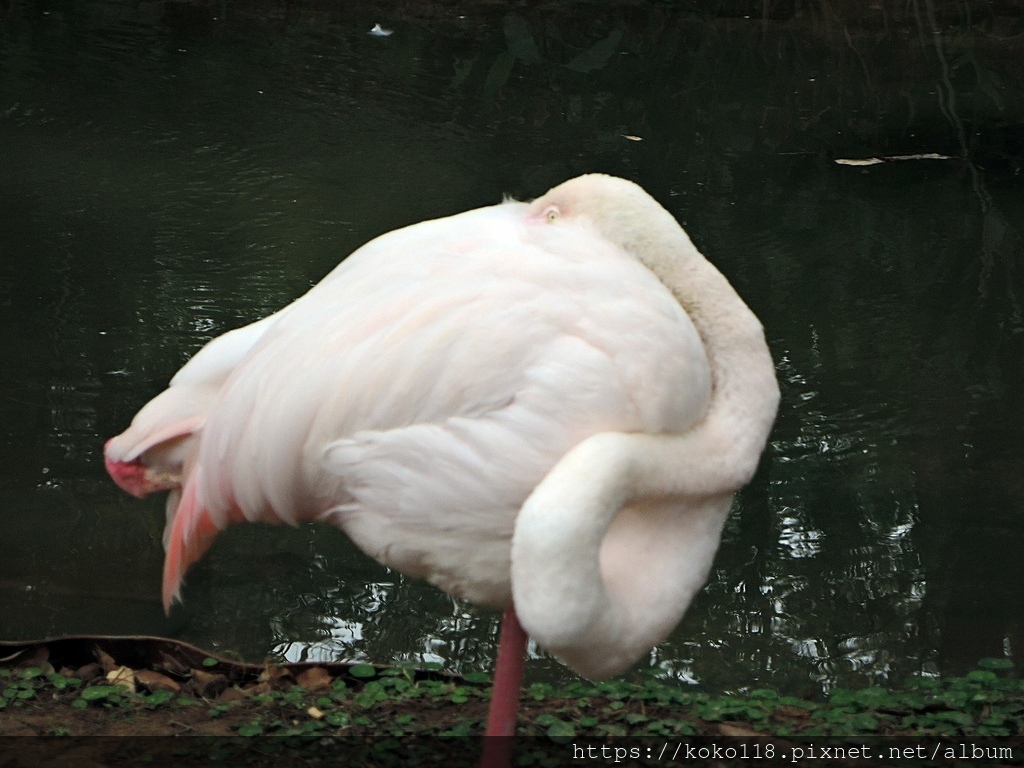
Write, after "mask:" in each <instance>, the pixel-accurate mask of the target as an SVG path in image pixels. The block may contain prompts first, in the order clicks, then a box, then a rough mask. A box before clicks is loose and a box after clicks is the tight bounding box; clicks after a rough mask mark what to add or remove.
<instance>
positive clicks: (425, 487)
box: [105, 174, 779, 736]
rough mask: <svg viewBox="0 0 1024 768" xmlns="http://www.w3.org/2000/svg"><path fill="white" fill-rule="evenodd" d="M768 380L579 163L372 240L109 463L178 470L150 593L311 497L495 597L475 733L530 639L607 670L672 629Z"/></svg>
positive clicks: (126, 485) (710, 302)
mask: <svg viewBox="0 0 1024 768" xmlns="http://www.w3.org/2000/svg"><path fill="white" fill-rule="evenodd" d="M778 400H779V389H778V384H777V381H776V377H775V370H774V365H773V363H772V358H771V355H770V353H769V350H768V347H767V345H766V343H765V339H764V331H763V329H762V326H761V324H760V322H759V321H758V319H757V317H756V316H755V315H754V313H753V312H752V311H751V310H750V309H749V308H748V307H747V306H746V304H744V302H743V301H742V299H741V298H740V297H739V296H738V295H737V293H736V292H735V290H734V289H733V288H732V286H731V285H730V284H729V282H728V281H727V280H726V278H725V277H724V276H723V275H722V274H721V273H720V272H719V271H718V270H717V269H716V268H715V267H714V266H712V264H711V263H710V262H709V261H708V260H707V259H706V258H705V257H704V256H703V255H702V254H701V253H700V252H699V251H698V250H697V249H696V248H695V247H694V245H693V243H692V242H691V241H690V238H689V237H688V236H687V234H686V233H685V231H684V230H683V229H682V228H681V227H680V225H679V224H678V223H677V222H676V220H675V219H674V218H673V217H672V215H671V214H670V213H668V212H667V211H666V210H665V209H664V208H662V207H661V205H659V204H658V203H657V202H656V201H655V200H654V199H653V198H652V197H651V196H650V195H648V194H647V193H646V192H645V191H644V190H643V189H642V188H641V187H639V186H638V185H636V184H634V183H632V182H630V181H627V180H624V179H620V178H616V177H612V176H605V175H599V174H591V175H585V176H580V177H578V178H575V179H571V180H569V181H566V182H564V183H562V184H561V185H559V186H556V187H555V188H553V189H552V190H550V191H549V192H548V193H547V194H545V195H544V196H542V197H540V198H538V199H536V200H534V201H532V202H529V203H525V202H515V201H511V200H506V201H504V202H502V203H501V204H499V205H494V206H490V207H485V208H480V209H477V210H472V211H467V212H464V213H460V214H457V215H454V216H450V217H447V218H442V219H437V220H432V221H425V222H422V223H419V224H414V225H412V226H408V227H405V228H403V229H399V230H396V231H394V232H390V233H387V234H385V235H382V236H381V237H378V238H376V239H375V240H372V241H371V242H369V243H367V244H366V245H364V246H362V247H361V248H359V249H357V250H356V251H355V252H354V253H352V254H351V255H350V256H349V257H348V258H346V259H345V260H344V261H342V262H341V264H340V265H339V266H338V267H336V268H335V269H334V270H333V271H332V272H331V273H330V274H328V275H327V277H325V278H324V279H323V280H322V281H321V282H320V283H319V284H318V285H316V286H315V287H313V288H312V289H311V290H310V291H309V292H308V293H306V294H305V295H304V296H302V297H301V298H299V299H298V300H296V301H295V302H293V303H292V304H290V305H288V306H287V307H285V308H283V309H281V310H280V311H278V312H277V313H275V314H273V315H271V316H269V317H266V318H264V319H263V320H260V321H258V322H255V323H253V324H251V325H248V326H246V327H243V328H240V329H238V330H234V331H231V332H229V333H226V334H224V335H223V336H220V337H218V338H215V339H214V340H212V341H211V342H210V343H209V344H207V345H206V346H205V347H204V348H203V349H201V350H200V351H199V352H198V353H197V354H196V355H195V356H194V357H193V358H192V359H191V360H190V361H188V362H187V363H186V364H185V365H184V367H182V368H181V370H180V371H178V373H177V374H176V375H175V376H174V377H173V378H172V379H171V382H170V385H169V387H168V388H167V389H166V390H165V391H164V392H162V393H161V394H159V395H158V396H157V397H155V398H154V399H153V400H151V401H150V402H149V403H148V404H147V405H145V406H144V407H143V408H142V409H141V410H140V411H139V413H138V414H137V415H136V416H135V418H134V420H133V421H132V423H131V425H130V426H129V427H128V429H127V430H126V431H124V432H123V433H122V434H120V435H118V436H116V437H113V438H111V439H110V440H109V441H108V442H107V443H106V446H105V460H106V466H107V470H108V472H109V473H110V475H111V477H112V478H113V479H114V481H115V482H116V483H117V484H118V485H119V486H120V487H121V488H123V489H124V490H126V491H128V492H129V493H132V494H134V495H136V496H140V497H141V496H144V495H146V494H148V493H152V492H154V491H160V490H169V491H170V494H169V496H168V500H167V526H166V529H165V534H164V544H165V548H166V557H165V563H164V572H163V605H164V608H165V610H166V611H170V609H171V605H172V603H173V602H174V601H175V600H178V599H180V594H181V587H182V579H183V577H184V575H185V572H186V570H187V569H188V567H189V566H190V565H191V564H192V563H194V562H195V561H196V560H197V559H199V558H200V557H201V556H202V554H203V553H204V552H205V551H206V550H207V548H208V547H209V546H210V544H211V542H212V541H213V539H214V538H215V536H216V535H217V533H218V532H219V531H220V530H222V529H224V528H225V527H227V526H228V525H230V524H233V523H241V522H264V523H288V524H291V525H297V524H299V523H304V522H310V521H322V522H326V523H330V524H333V525H336V526H338V527H340V528H341V529H343V530H344V531H345V533H346V534H348V536H350V537H351V538H352V540H353V541H354V542H355V543H356V544H357V545H358V546H359V547H360V548H361V549H362V550H363V551H364V552H365V553H366V554H367V555H369V556H370V557H372V558H374V559H376V560H377V561H379V562H380V563H383V564H384V565H386V566H388V567H391V568H394V569H397V570H398V571H400V572H402V573H404V574H406V575H409V576H413V577H418V578H423V579H426V580H427V581H429V582H430V583H432V584H434V585H436V586H437V587H439V588H440V589H442V590H444V591H445V592H447V593H448V594H450V595H453V596H455V597H458V598H462V599H465V600H469V601H472V602H474V603H478V604H481V605H484V606H491V607H495V608H498V609H504V618H503V625H502V633H501V639H500V640H499V652H498V662H497V665H496V671H495V686H494V692H493V696H492V702H491V709H490V713H489V717H488V726H487V734H488V735H506V736H508V735H514V733H515V727H516V704H517V700H518V692H519V689H520V684H521V677H522V668H523V658H524V655H525V652H526V643H527V637H532V638H533V639H534V640H535V641H536V642H537V644H538V645H539V646H540V647H542V648H544V649H546V650H547V652H549V653H551V654H553V655H554V656H555V657H556V658H558V659H559V660H560V661H562V662H563V663H564V664H566V665H567V666H568V667H570V668H571V669H573V670H574V671H576V672H577V673H579V674H580V675H583V676H585V677H588V678H592V679H601V678H606V677H611V676H615V675H618V674H620V673H622V672H623V671H625V670H626V669H627V668H628V667H630V666H631V665H633V664H634V663H635V662H637V661H638V660H639V659H640V658H641V657H642V656H644V654H647V653H649V652H650V650H651V649H652V648H653V647H654V646H655V645H656V644H657V643H659V642H661V641H662V640H663V639H664V638H665V637H666V636H667V635H668V633H669V632H670V631H671V630H672V629H673V628H674V627H675V626H676V624H677V623H678V622H679V621H680V619H681V618H682V616H683V614H684V613H685V611H686V609H687V608H688V607H689V604H690V602H691V600H692V599H693V597H694V595H695V594H696V593H697V591H698V590H699V589H701V587H702V586H703V585H704V583H705V582H706V580H707V576H708V572H709V570H710V567H711V563H712V559H713V557H714V555H715V552H716V550H717V548H718V544H719V540H720V536H721V531H722V526H723V524H724V522H725V519H726V517H727V515H728V512H729V509H730V506H731V503H732V499H733V495H734V493H735V492H736V491H737V490H738V489H740V488H741V487H742V486H744V485H745V484H746V483H747V482H748V481H749V480H750V478H751V477H752V475H753V473H754V471H755V469H756V468H757V465H758V462H759V459H760V455H761V453H762V450H763V449H764V446H765V443H766V441H767V438H768V434H769V431H770V429H771V426H772V423H773V422H774V419H775V414H776V410H777V407H778Z"/></svg>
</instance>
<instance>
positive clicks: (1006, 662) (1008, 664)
mask: <svg viewBox="0 0 1024 768" xmlns="http://www.w3.org/2000/svg"><path fill="white" fill-rule="evenodd" d="M978 666H979V667H981V668H982V669H1013V661H1011V660H1010V659H981V660H979V661H978Z"/></svg>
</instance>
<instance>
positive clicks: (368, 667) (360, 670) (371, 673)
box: [348, 664, 377, 679]
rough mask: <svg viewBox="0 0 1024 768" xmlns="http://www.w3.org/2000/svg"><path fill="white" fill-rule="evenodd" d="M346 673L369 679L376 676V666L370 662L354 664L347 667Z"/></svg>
mask: <svg viewBox="0 0 1024 768" xmlns="http://www.w3.org/2000/svg"><path fill="white" fill-rule="evenodd" d="M348 673H349V674H350V675H352V677H359V678H364V679H369V678H371V677H376V676H377V668H376V667H375V666H373V665H372V664H356V665H355V666H353V667H350V668H349V670H348Z"/></svg>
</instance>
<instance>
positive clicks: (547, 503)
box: [512, 213, 779, 677]
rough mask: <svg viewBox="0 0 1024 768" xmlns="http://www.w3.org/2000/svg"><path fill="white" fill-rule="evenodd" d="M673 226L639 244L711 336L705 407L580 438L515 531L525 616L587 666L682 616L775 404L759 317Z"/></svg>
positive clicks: (540, 635)
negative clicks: (645, 426) (692, 416)
mask: <svg viewBox="0 0 1024 768" xmlns="http://www.w3.org/2000/svg"><path fill="white" fill-rule="evenodd" d="M666 216H668V214H667V213H666ZM669 218H671V217H669ZM671 226H672V228H673V229H674V230H675V231H674V232H673V231H672V229H668V227H666V228H665V229H666V231H663V232H661V233H660V235H661V238H660V239H659V240H658V241H656V242H655V243H654V244H653V248H652V243H651V242H650V241H648V242H647V243H645V245H646V246H647V248H646V250H644V249H639V248H638V249H635V250H634V252H635V253H639V254H641V260H642V261H643V262H644V264H645V265H646V266H648V268H649V269H651V270H652V271H653V272H654V273H655V274H656V275H657V276H658V277H659V279H661V281H662V282H663V283H664V284H665V285H666V286H667V287H668V288H669V290H671V291H672V293H673V295H675V297H676V299H677V300H678V301H679V303H680V304H681V305H682V306H683V308H684V309H685V310H686V312H687V314H688V315H689V316H690V318H691V320H692V321H693V324H694V326H695V327H696V329H697V331H698V333H699V334H700V336H701V339H702V340H703V342H704V346H705V350H706V353H707V357H708V363H709V365H710V368H711V375H712V394H711V402H710V404H709V406H708V410H707V412H706V414H705V416H704V418H703V419H702V420H701V421H700V422H699V423H698V424H696V425H695V426H694V427H692V428H691V429H690V430H688V431H687V432H685V433H683V434H620V433H604V434H599V435H594V436H592V437H590V438H587V439H586V440H584V441H582V442H581V443H580V444H578V445H577V446H576V447H575V448H573V449H572V450H571V451H569V452H568V453H567V454H566V455H565V456H564V457H563V458H562V459H561V460H560V461H559V462H558V464H556V465H555V466H554V467H553V468H552V470H551V471H550V472H549V473H548V475H547V476H546V477H545V478H544V480H543V481H542V482H541V483H540V484H539V485H538V486H537V488H536V489H535V490H534V492H533V493H532V494H531V495H530V497H529V498H528V499H527V501H526V503H525V504H524V505H523V508H522V510H521V511H520V513H519V517H518V518H517V521H516V527H515V532H514V535H513V541H512V590H513V599H514V602H515V606H516V611H517V613H518V615H519V618H520V620H521V622H522V624H523V626H524V627H525V628H526V630H527V631H528V632H529V633H530V635H531V636H533V638H534V639H535V640H536V641H537V642H538V643H539V644H540V645H541V646H543V647H544V648H546V649H547V650H548V651H550V652H551V653H553V654H554V655H555V656H557V657H558V658H559V659H561V660H562V661H563V662H565V663H566V664H567V665H568V666H570V667H572V668H573V669H575V670H576V671H577V672H580V673H581V674H583V675H586V676H588V677H606V676H610V675H615V674H618V673H620V672H622V671H624V670H625V669H626V668H628V667H629V666H630V665H631V664H633V663H635V662H636V661H637V660H638V659H639V658H640V657H641V656H642V655H643V654H644V653H646V652H648V651H649V650H650V649H651V648H652V647H653V646H654V645H655V644H656V643H658V642H660V641H661V640H663V639H664V638H665V636H667V634H668V633H669V632H670V631H671V630H672V628H673V627H674V626H675V625H676V624H677V623H678V622H679V620H680V619H681V618H682V616H683V614H684V613H685V612H686V609H687V608H688V607H689V604H690V601H691V600H692V599H693V596H694V594H696V592H697V590H699V589H700V588H701V587H702V586H703V584H704V582H705V581H706V579H707V574H708V570H709V569H710V567H711V562H712V559H713V558H714V554H715V552H716V550H717V548H718V542H719V538H720V535H721V529H722V525H723V524H724V522H725V518H726V517H727V515H728V512H729V508H730V506H731V503H732V496H733V493H734V492H735V491H736V490H738V489H739V488H741V487H742V486H743V485H745V484H746V483H747V482H748V481H749V480H750V478H751V476H752V475H753V473H754V471H755V470H756V468H757V464H758V461H759V458H760V455H761V451H762V450H763V449H764V445H765V441H766V440H767V438H768V433H769V431H770V429H771V425H772V423H773V421H774V419H775V413H776V410H777V408H778V400H779V389H778V383H777V381H776V379H775V368H774V364H773V362H772V359H771V355H770V353H769V351H768V347H767V345H766V344H765V340H764V331H763V329H762V327H761V324H760V322H758V320H757V318H756V317H755V316H754V314H753V312H751V311H750V309H749V308H748V307H747V306H746V304H744V303H743V301H742V299H740V297H739V296H738V295H737V294H736V292H735V291H734V290H733V288H732V286H731V285H730V284H729V282H728V281H727V280H726V279H725V277H724V276H723V275H722V274H721V273H720V272H719V271H718V270H717V269H715V267H714V266H712V265H711V264H710V262H708V261H707V260H706V259H705V258H704V257H703V256H702V255H701V254H700V253H699V252H698V251H697V250H696V248H694V247H693V245H692V243H690V241H689V238H688V237H687V236H686V234H685V233H684V232H683V231H682V230H681V229H679V227H678V225H676V224H675V221H674V220H672V221H671ZM675 232H678V235H676V234H675ZM655 234H656V235H657V234H659V233H657V232H655ZM624 508H625V509H624Z"/></svg>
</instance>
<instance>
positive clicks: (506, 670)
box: [480, 606, 527, 768]
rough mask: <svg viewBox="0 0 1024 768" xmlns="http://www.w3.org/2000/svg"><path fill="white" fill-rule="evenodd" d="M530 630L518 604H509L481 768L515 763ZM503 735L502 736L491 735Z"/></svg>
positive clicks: (499, 649)
mask: <svg viewBox="0 0 1024 768" xmlns="http://www.w3.org/2000/svg"><path fill="white" fill-rule="evenodd" d="M526 640H527V637H526V631H525V630H524V629H523V627H522V625H521V624H520V623H519V617H518V616H516V611H515V608H514V607H512V606H509V607H508V608H506V609H505V615H504V617H503V618H502V620H501V635H500V636H499V638H498V661H497V663H496V664H495V666H494V689H493V690H492V692H491V704H490V708H489V709H488V711H487V729H486V731H485V732H484V736H485V738H484V751H483V756H482V758H481V760H480V768H505V767H506V766H509V765H511V764H512V737H513V736H515V735H516V715H517V712H518V709H519V691H520V689H521V687H522V683H523V664H524V662H525V660H526ZM491 737H499V738H491Z"/></svg>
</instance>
